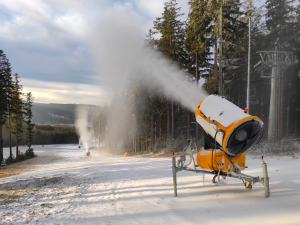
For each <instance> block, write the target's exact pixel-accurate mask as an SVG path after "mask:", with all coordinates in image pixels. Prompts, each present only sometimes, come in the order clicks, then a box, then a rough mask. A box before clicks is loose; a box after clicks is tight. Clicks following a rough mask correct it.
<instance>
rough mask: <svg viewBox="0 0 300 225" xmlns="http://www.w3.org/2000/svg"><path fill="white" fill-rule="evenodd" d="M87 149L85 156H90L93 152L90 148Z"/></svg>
mask: <svg viewBox="0 0 300 225" xmlns="http://www.w3.org/2000/svg"><path fill="white" fill-rule="evenodd" d="M85 151H86V153H85V156H90V154H91V153H90V149H89V148H87V149H86V150H85Z"/></svg>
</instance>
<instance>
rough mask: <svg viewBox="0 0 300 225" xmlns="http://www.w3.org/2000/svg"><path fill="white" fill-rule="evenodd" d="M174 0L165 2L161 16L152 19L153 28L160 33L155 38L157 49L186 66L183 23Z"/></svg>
mask: <svg viewBox="0 0 300 225" xmlns="http://www.w3.org/2000/svg"><path fill="white" fill-rule="evenodd" d="M177 4H178V3H176V0H170V1H169V2H165V3H164V5H165V7H164V12H163V13H162V17H157V18H156V21H154V30H155V32H158V33H160V34H161V38H160V39H159V40H157V49H158V50H159V51H160V52H162V53H163V54H164V55H165V56H166V57H167V58H168V59H170V60H172V62H176V63H177V64H178V65H180V66H183V67H186V63H187V61H186V59H187V54H186V51H185V49H184V37H185V31H184V27H183V25H184V23H183V22H182V21H180V19H179V17H180V16H182V15H184V14H180V13H179V12H180V8H177V7H176V6H177Z"/></svg>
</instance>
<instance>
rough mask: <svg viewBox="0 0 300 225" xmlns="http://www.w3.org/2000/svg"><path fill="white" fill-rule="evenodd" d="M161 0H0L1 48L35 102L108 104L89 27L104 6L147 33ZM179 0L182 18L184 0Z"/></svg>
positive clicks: (159, 9)
mask: <svg viewBox="0 0 300 225" xmlns="http://www.w3.org/2000/svg"><path fill="white" fill-rule="evenodd" d="M165 1H166V0H129V1H125V0H122V1H117V0H51V1H50V0H26V1H24V0H0V49H2V50H3V51H4V53H5V54H6V55H7V57H8V58H9V60H10V63H11V65H12V69H13V73H16V72H17V73H18V74H19V76H20V77H21V80H22V82H21V83H22V84H23V87H24V88H23V91H24V92H29V91H31V92H32V93H33V95H34V96H35V102H43V103H50V102H53V103H82V104H95V105H104V104H105V103H107V104H109V103H110V101H111V97H112V94H109V90H107V89H106V88H105V87H103V86H101V85H96V81H95V80H96V79H95V76H96V74H97V71H96V70H97V65H96V64H97V63H96V61H95V57H94V55H93V49H91V46H90V45H89V43H88V38H87V37H86V36H87V35H88V34H87V28H88V27H89V26H90V25H92V23H93V22H94V21H95V20H96V19H97V17H99V16H101V14H103V13H104V12H105V11H107V10H111V12H114V11H122V12H126V13H129V14H131V15H134V16H135V17H136V18H137V19H138V20H139V23H140V24H141V26H142V29H141V31H142V32H143V34H142V36H145V35H146V33H147V31H148V30H149V29H150V28H152V26H153V21H154V20H155V18H156V17H159V16H161V13H162V12H163V7H164V5H163V3H164V2H165ZM177 2H178V4H179V6H180V7H182V13H185V14H186V15H185V16H183V18H182V19H183V20H184V19H185V18H186V16H187V14H188V10H189V7H188V5H187V2H188V1H187V0H178V1H177ZM99 29H101V28H99ZM100 31H101V30H100ZM101 32H107V31H105V30H103V31H101Z"/></svg>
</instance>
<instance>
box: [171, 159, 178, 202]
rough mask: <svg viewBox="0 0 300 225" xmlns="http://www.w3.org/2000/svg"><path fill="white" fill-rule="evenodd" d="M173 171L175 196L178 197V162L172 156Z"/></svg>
mask: <svg viewBox="0 0 300 225" xmlns="http://www.w3.org/2000/svg"><path fill="white" fill-rule="evenodd" d="M172 172H173V186H174V197H177V179H176V173H177V170H176V163H175V157H174V156H173V157H172Z"/></svg>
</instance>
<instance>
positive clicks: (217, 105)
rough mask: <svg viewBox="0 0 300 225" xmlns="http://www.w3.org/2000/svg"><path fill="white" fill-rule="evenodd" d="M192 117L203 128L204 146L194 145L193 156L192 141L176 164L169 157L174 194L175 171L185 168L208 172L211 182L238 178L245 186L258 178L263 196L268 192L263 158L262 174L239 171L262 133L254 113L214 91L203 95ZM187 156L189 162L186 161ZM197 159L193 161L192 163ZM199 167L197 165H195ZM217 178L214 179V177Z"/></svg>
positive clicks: (259, 121) (247, 188) (175, 184)
mask: <svg viewBox="0 0 300 225" xmlns="http://www.w3.org/2000/svg"><path fill="white" fill-rule="evenodd" d="M195 117H196V121H197V123H199V124H200V125H201V126H202V128H203V129H204V131H205V132H204V148H201V149H197V146H196V144H195V147H196V149H195V150H196V153H197V155H196V160H195V159H194V155H193V153H195V152H193V151H192V149H191V146H192V141H191V142H190V144H189V146H188V148H187V149H186V150H185V152H184V154H183V155H182V156H180V159H179V160H178V162H177V165H176V159H175V157H174V156H173V158H172V172H173V184H174V196H175V197H176V196H177V178H176V174H177V172H178V171H182V170H187V171H192V172H196V173H202V174H203V184H204V180H205V179H204V175H205V174H212V175H213V179H212V182H213V183H214V184H216V183H217V181H220V177H222V178H224V179H226V178H227V179H229V177H232V178H238V179H240V180H242V181H243V184H244V186H245V188H246V190H251V189H252V184H254V183H256V182H260V183H261V184H263V185H264V186H265V197H266V198H268V197H269V196H270V191H269V177H268V172H267V164H266V163H265V162H264V161H263V163H262V167H263V174H264V176H263V177H262V178H260V177H253V176H249V175H246V174H244V173H242V172H241V171H242V170H244V169H246V168H247V166H246V165H245V164H246V151H247V150H248V149H249V148H250V147H251V146H252V145H254V144H255V143H258V142H259V141H260V139H261V138H262V135H263V122H262V121H261V120H260V119H259V118H258V117H256V116H252V115H249V114H248V109H247V108H246V109H245V110H243V109H241V108H239V107H238V106H236V105H235V104H233V103H231V102H230V101H228V100H227V99H225V98H224V97H222V96H218V95H210V96H208V97H206V98H205V99H203V100H202V101H201V102H200V103H199V105H198V106H197V108H196V111H195ZM187 157H188V158H189V162H188V163H186V161H187ZM195 161H196V162H197V164H196V163H195ZM197 167H198V168H200V169H197ZM216 178H217V181H216Z"/></svg>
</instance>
